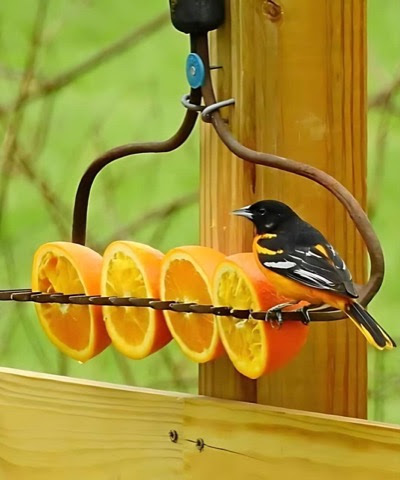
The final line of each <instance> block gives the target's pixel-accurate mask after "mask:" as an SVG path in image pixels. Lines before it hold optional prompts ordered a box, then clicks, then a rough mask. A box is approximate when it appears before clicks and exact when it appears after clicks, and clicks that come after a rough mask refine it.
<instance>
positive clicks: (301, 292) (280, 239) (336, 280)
mask: <svg viewBox="0 0 400 480" xmlns="http://www.w3.org/2000/svg"><path fill="white" fill-rule="evenodd" d="M233 213H234V214H235V215H240V216H242V217H246V218H248V219H249V220H251V221H252V222H253V224H254V225H255V229H256V236H255V238H254V241H253V252H254V254H255V256H256V259H257V263H258V265H259V267H260V269H261V271H262V272H263V273H264V274H265V275H266V277H267V279H268V280H269V281H270V283H271V284H272V285H273V286H274V287H275V288H276V290H277V291H278V293H280V294H282V295H283V296H285V297H286V298H288V299H291V300H294V301H295V302H296V303H297V302H299V301H301V300H305V301H307V302H309V303H310V304H311V305H313V306H314V305H318V306H320V305H324V304H326V305H330V306H332V307H334V308H336V309H339V310H342V311H343V312H344V313H345V314H346V315H347V316H348V317H350V318H351V320H353V322H354V323H355V324H356V325H357V327H358V328H359V329H360V330H361V332H362V334H363V335H364V336H365V337H366V339H367V340H368V342H369V343H370V344H371V345H374V346H375V347H376V348H378V349H380V350H383V349H391V348H393V347H395V346H396V344H395V342H394V341H393V340H392V338H390V336H389V335H388V334H387V333H386V332H385V330H384V329H383V328H382V327H381V326H380V325H379V324H378V323H377V322H376V321H375V320H374V319H373V318H372V316H371V315H370V314H369V313H368V312H367V311H366V310H365V309H364V307H363V306H362V305H360V304H359V303H358V302H357V301H356V300H355V299H356V298H357V297H358V294H357V292H356V289H355V287H354V285H353V282H352V277H351V273H350V272H349V270H348V269H347V267H346V265H345V263H344V261H343V260H342V259H341V258H340V256H339V255H338V253H337V252H336V251H335V249H334V248H333V247H332V245H331V244H330V243H328V242H327V240H326V239H325V238H324V236H323V235H322V234H321V233H320V232H319V231H318V230H317V229H315V228H314V227H313V226H311V225H310V224H308V223H307V222H305V221H304V220H302V219H301V218H300V217H299V216H298V215H297V214H296V213H295V212H294V211H293V210H292V209H291V208H290V207H288V206H287V205H285V204H284V203H281V202H277V201H274V200H263V201H260V202H257V203H254V204H253V205H249V206H247V207H243V208H240V209H239V210H235V211H234V212H233ZM284 306H285V305H282V306H278V310H279V307H281V308H284Z"/></svg>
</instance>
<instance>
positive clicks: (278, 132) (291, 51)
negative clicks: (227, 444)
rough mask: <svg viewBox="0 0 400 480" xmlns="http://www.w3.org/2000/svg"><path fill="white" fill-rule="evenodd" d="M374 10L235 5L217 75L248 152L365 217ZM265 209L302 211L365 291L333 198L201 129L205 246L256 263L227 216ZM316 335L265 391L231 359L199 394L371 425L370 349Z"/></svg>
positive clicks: (344, 337) (243, 234)
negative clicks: (340, 192) (267, 157)
mask: <svg viewBox="0 0 400 480" xmlns="http://www.w3.org/2000/svg"><path fill="white" fill-rule="evenodd" d="M365 3H366V2H365V0H350V1H347V0H339V1H335V2H331V1H330V0H321V1H319V2H315V1H314V0H304V1H302V2H289V1H288V0H279V1H275V2H270V1H269V0H246V1H242V0H229V1H226V7H227V19H226V23H225V25H224V26H223V28H221V29H220V30H219V31H217V33H216V34H214V35H212V36H211V41H212V63H214V64H218V65H222V67H223V68H222V70H216V71H214V72H213V73H212V75H213V78H214V80H215V82H216V86H217V93H218V99H219V100H222V99H225V98H230V97H234V98H235V99H236V104H235V107H234V108H228V109H224V110H223V114H224V115H225V117H226V120H227V121H228V122H229V125H230V126H231V128H232V131H233V133H234V135H235V136H236V137H237V138H238V139H239V140H240V141H241V142H242V143H243V144H245V145H246V146H249V147H252V148H255V149H257V150H261V151H265V152H271V153H277V154H279V155H282V156H287V157H290V158H293V159H295V160H299V161H302V162H305V163H308V164H311V165H314V166H316V167H319V168H321V169H322V170H325V171H326V172H328V173H330V174H331V175H333V176H334V177H335V178H337V179H338V180H339V181H341V182H342V183H343V184H344V185H345V186H346V187H347V188H349V190H351V191H352V192H353V194H354V195H355V196H356V198H357V199H358V200H359V201H360V202H361V204H362V205H364V206H365V200H366V186H365V185H366V165H365V160H366V154H365V151H366V135H365V125H366V89H365V76H366V67H365V52H366V41H365V31H366V28H365V24H366V19H365ZM274 4H275V6H274ZM276 5H279V6H280V8H281V15H280V16H279V12H278V16H276V13H277V10H276ZM274 15H275V16H274ZM263 198H274V199H279V200H283V201H285V202H287V203H289V204H290V205H291V206H292V207H294V208H295V210H297V211H298V212H299V213H300V215H301V216H303V217H304V218H305V219H306V220H308V221H309V222H311V223H313V224H314V225H315V226H317V227H318V228H319V229H320V230H321V231H322V232H323V233H324V234H325V235H326V236H327V237H328V239H329V240H330V241H331V242H332V243H333V244H334V245H335V246H336V248H337V249H338V250H339V252H340V253H341V255H342V256H343V257H344V259H345V261H346V262H347V264H348V266H349V267H350V269H351V270H352V272H353V276H354V277H355V280H356V281H357V282H360V283H361V282H362V281H364V280H365V273H366V267H365V252H364V249H363V246H362V242H361V240H360V238H359V236H358V234H356V232H355V228H354V226H353V225H352V222H351V221H350V219H349V217H348V216H347V215H346V212H345V211H344V209H343V208H342V206H341V205H340V204H338V202H337V201H336V200H335V199H334V198H333V197H332V196H331V195H330V194H328V193H327V192H326V191H324V190H323V189H322V188H321V187H319V186H318V185H315V184H313V183H312V182H310V181H309V180H305V179H302V178H297V177H295V176H294V175H291V174H288V173H284V172H279V171H273V170H271V169H266V168H264V167H258V166H257V167H254V166H253V165H248V164H245V163H244V162H242V161H241V160H238V159H237V158H235V157H233V156H232V155H231V154H230V152H228V151H227V149H226V148H224V147H223V146H222V145H221V143H220V142H219V141H218V139H217V138H216V135H215V133H214V132H213V131H212V128H211V127H210V126H209V125H204V126H203V128H202V136H201V232H202V235H201V239H202V242H203V244H205V245H208V246H212V247H215V248H218V249H220V250H222V251H223V252H225V253H234V252H238V251H249V250H250V245H251V236H252V231H251V227H250V225H249V224H248V223H247V222H244V221H243V220H241V219H237V218H234V217H232V216H231V215H229V212H230V211H231V210H232V209H234V208H238V207H240V206H243V205H245V204H247V203H250V202H252V201H255V200H260V199H263ZM310 329H311V332H310V337H309V341H308V344H307V346H306V348H305V349H304V350H303V352H302V353H301V355H300V356H299V357H298V358H297V359H296V360H295V361H294V362H293V363H292V364H291V365H289V366H288V367H287V368H285V369H283V370H281V371H278V372H276V373H275V374H273V375H270V376H267V377H265V378H263V379H261V380H259V381H258V382H257V384H256V383H255V382H251V381H249V380H245V379H243V377H241V376H240V375H239V374H238V373H236V372H235V371H234V369H233V367H231V366H230V365H229V364H228V362H227V360H226V359H222V360H219V361H217V362H214V363H213V364H210V365H204V366H201V367H200V382H199V389H200V393H204V394H207V395H212V396H218V397H224V398H238V399H241V400H248V401H257V402H259V403H265V404H269V405H276V406H283V407H289V408H298V409H304V410H310V411H317V412H325V413H335V414H340V415H350V416H357V417H365V416H366V392H367V390H366V388H367V383H366V379H367V369H366V346H365V341H364V339H363V338H362V336H361V335H360V334H359V332H358V331H357V330H356V328H355V327H354V326H353V325H352V324H351V323H350V322H337V323H332V324H329V325H328V324H323V325H312V326H311V327H310ZM222 385H223V386H222ZM226 386H228V387H226Z"/></svg>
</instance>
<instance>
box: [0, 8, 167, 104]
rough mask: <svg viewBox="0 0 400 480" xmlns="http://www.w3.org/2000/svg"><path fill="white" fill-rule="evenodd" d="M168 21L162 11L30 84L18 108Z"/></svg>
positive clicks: (130, 44) (98, 63)
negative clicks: (92, 51) (68, 66)
mask: <svg viewBox="0 0 400 480" xmlns="http://www.w3.org/2000/svg"><path fill="white" fill-rule="evenodd" d="M168 21H169V13H168V12H164V13H162V14H161V15H159V16H158V17H155V18H153V19H152V20H150V21H149V22H147V23H145V24H144V25H141V26H140V27H137V28H135V29H134V30H132V31H131V32H129V33H128V34H127V35H125V36H123V37H122V38H120V39H118V40H116V41H115V42H113V43H111V44H110V45H108V46H107V47H105V48H103V49H102V50H100V51H98V52H96V53H94V54H93V55H91V56H90V57H89V58H87V59H86V60H84V61H83V62H81V63H79V64H78V65H75V66H73V67H72V68H70V69H69V70H66V71H65V72H62V73H60V74H59V75H57V76H55V77H54V78H52V79H50V80H47V81H42V82H35V84H31V85H30V89H29V92H28V94H26V95H24V97H23V99H21V101H20V103H19V107H18V108H21V107H23V106H24V105H25V104H26V103H27V102H29V101H31V100H34V99H37V98H41V97H44V96H47V95H50V94H52V93H53V92H55V91H58V90H61V89H62V88H64V87H66V86H67V85H69V84H70V83H72V82H74V81H75V80H76V79H77V78H79V77H81V76H82V75H85V74H87V73H89V72H90V71H92V70H94V69H95V68H97V67H99V66H100V65H103V64H104V63H105V62H107V61H109V60H111V59H113V58H115V57H116V56H118V55H120V54H121V53H123V52H124V51H126V50H127V49H129V48H130V47H132V46H133V45H135V44H137V43H139V42H140V41H141V40H143V39H144V38H146V37H147V36H149V35H151V34H152V33H155V32H157V31H158V30H159V29H160V28H161V27H163V26H164V25H166V24H167V23H168ZM2 111H3V112H4V111H7V109H6V108H5V107H2V109H1V108H0V113H1V112H2Z"/></svg>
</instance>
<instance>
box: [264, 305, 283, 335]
mask: <svg viewBox="0 0 400 480" xmlns="http://www.w3.org/2000/svg"><path fill="white" fill-rule="evenodd" d="M265 320H266V321H267V322H269V324H270V325H271V328H274V329H276V330H278V329H279V328H281V326H282V323H283V318H282V312H281V310H268V312H267V314H266V315H265Z"/></svg>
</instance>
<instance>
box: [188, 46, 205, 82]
mask: <svg viewBox="0 0 400 480" xmlns="http://www.w3.org/2000/svg"><path fill="white" fill-rule="evenodd" d="M205 76H206V71H205V68H204V63H203V60H202V59H201V57H200V56H199V55H197V53H189V55H188V57H187V60H186V78H187V80H188V82H189V85H190V86H191V87H192V88H199V87H202V86H203V85H204V79H205Z"/></svg>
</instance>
